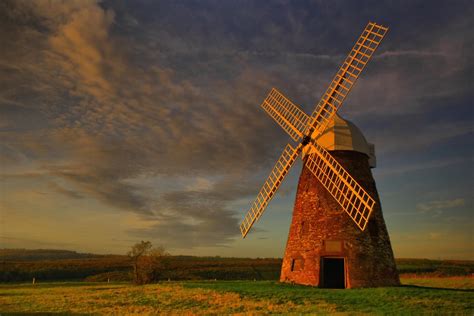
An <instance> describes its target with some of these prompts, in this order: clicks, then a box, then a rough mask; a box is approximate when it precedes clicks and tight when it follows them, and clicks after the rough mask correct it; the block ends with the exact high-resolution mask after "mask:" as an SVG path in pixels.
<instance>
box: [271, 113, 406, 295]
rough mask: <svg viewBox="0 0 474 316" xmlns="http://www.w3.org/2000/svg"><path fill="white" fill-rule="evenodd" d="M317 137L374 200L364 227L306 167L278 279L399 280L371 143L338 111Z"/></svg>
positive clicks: (327, 282)
mask: <svg viewBox="0 0 474 316" xmlns="http://www.w3.org/2000/svg"><path fill="white" fill-rule="evenodd" d="M318 142H319V143H320V144H321V145H323V146H324V147H325V148H326V149H327V150H328V151H329V152H330V154H331V155H332V156H333V157H334V158H335V159H336V160H337V161H338V162H339V163H340V164H341V165H342V166H343V167H344V168H345V169H346V170H347V171H348V172H349V173H350V174H351V175H352V177H353V178H354V179H355V180H356V181H357V182H358V183H359V184H360V185H361V186H362V187H364V188H365V189H366V191H367V192H368V193H369V194H370V195H371V196H372V197H373V198H374V200H375V201H376V204H375V207H374V209H373V211H372V214H371V217H370V220H369V223H368V225H367V229H365V230H364V231H361V230H360V229H359V228H358V227H357V226H356V225H355V224H354V222H353V221H352V220H351V218H350V217H348V216H347V214H345V212H344V211H343V210H342V209H341V206H340V205H339V204H338V203H337V202H336V200H335V199H334V198H333V197H332V196H331V195H330V194H329V192H328V190H327V189H326V188H324V187H323V185H322V184H321V182H320V181H318V180H317V179H316V177H315V176H314V175H313V173H311V171H310V170H309V169H308V168H307V167H306V166H304V167H303V170H302V172H301V176H300V179H299V183H298V189H297V193H296V200H295V206H294V210H293V219H292V223H291V226H290V232H289V235H288V241H287V245H286V251H285V256H284V259H283V265H282V269H281V276H280V281H282V282H292V283H298V284H306V285H313V286H319V287H330V288H356V287H376V286H393V285H399V284H400V281H399V277H398V273H397V270H396V266H395V260H394V257H393V252H392V247H391V244H390V239H389V236H388V232H387V228H386V226H385V221H384V219H383V215H382V209H381V206H380V205H381V204H380V200H379V198H378V193H377V188H376V186H375V181H374V178H373V177H372V173H371V170H370V168H371V167H375V156H374V154H373V146H372V145H370V144H368V143H367V142H366V141H365V138H364V136H363V135H362V133H361V132H360V131H359V129H358V128H357V127H356V126H355V125H354V124H352V123H351V122H348V121H346V120H343V119H341V118H340V117H338V116H337V115H336V116H335V119H334V121H333V123H332V124H331V125H330V126H329V128H328V129H327V130H326V132H325V133H323V136H321V137H320V139H319V140H318Z"/></svg>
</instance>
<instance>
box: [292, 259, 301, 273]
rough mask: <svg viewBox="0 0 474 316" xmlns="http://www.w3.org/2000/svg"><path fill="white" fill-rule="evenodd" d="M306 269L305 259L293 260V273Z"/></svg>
mask: <svg viewBox="0 0 474 316" xmlns="http://www.w3.org/2000/svg"><path fill="white" fill-rule="evenodd" d="M303 268H304V259H303V258H294V259H291V271H292V272H295V271H301V270H303Z"/></svg>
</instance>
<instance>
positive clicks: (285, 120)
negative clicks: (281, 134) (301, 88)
mask: <svg viewBox="0 0 474 316" xmlns="http://www.w3.org/2000/svg"><path fill="white" fill-rule="evenodd" d="M262 108H263V109H264V110H265V111H266V112H267V113H268V114H269V115H270V116H271V117H272V118H273V119H274V120H275V121H276V122H277V123H278V124H279V125H280V126H281V127H282V128H283V129H284V130H285V132H287V133H288V135H290V137H291V138H293V140H294V141H298V140H299V139H300V138H302V137H303V133H304V131H305V129H306V126H307V125H308V120H309V116H308V115H306V113H305V112H303V110H302V109H301V108H300V107H299V106H297V105H295V104H293V103H292V102H291V101H290V100H288V99H287V98H286V97H285V96H284V95H283V94H281V93H280V92H278V90H276V89H275V88H273V89H272V90H271V91H270V93H269V94H268V96H267V98H266V99H265V100H263V103H262Z"/></svg>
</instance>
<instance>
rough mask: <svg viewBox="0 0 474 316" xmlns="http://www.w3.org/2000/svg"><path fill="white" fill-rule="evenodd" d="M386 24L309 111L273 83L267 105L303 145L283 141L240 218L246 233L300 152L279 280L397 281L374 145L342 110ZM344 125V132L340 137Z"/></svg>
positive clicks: (372, 27) (366, 34)
mask: <svg viewBox="0 0 474 316" xmlns="http://www.w3.org/2000/svg"><path fill="white" fill-rule="evenodd" d="M387 31H388V28H387V27H384V26H382V25H378V24H376V23H373V22H369V23H368V24H367V26H366V27H365V29H364V31H363V32H362V34H361V35H360V37H359V38H358V40H357V41H356V43H355V45H354V47H353V48H352V50H351V51H350V53H349V55H348V56H347V58H346V59H345V60H344V62H343V64H342V66H341V68H340V69H339V71H338V72H337V73H336V75H335V76H334V79H333V80H332V82H331V84H330V85H329V88H328V89H327V90H326V92H325V93H324V95H323V97H322V98H321V100H320V101H319V103H318V104H317V105H316V107H315V110H314V111H313V113H312V114H311V116H308V115H307V114H306V113H305V112H304V111H303V110H302V109H301V108H300V107H298V106H297V105H295V104H294V103H292V102H291V101H290V100H289V99H287V98H286V97H285V96H284V95H283V94H281V93H280V92H279V91H277V90H276V89H274V88H273V89H272V90H271V91H270V93H269V94H268V96H267V97H266V99H265V100H264V101H263V103H262V105H261V106H262V108H263V109H264V110H265V111H266V112H267V113H268V114H269V115H270V116H271V117H272V118H273V119H274V120H275V121H276V122H277V123H278V124H279V125H280V126H281V127H282V128H283V129H284V130H285V132H287V133H288V135H289V136H290V137H291V138H292V139H293V140H294V141H295V142H298V145H297V146H293V145H291V144H288V145H286V147H285V148H284V150H283V153H282V154H281V156H280V158H279V159H278V160H277V162H276V164H275V166H274V168H273V169H272V171H271V173H270V175H269V177H268V178H267V180H266V181H265V183H264V185H263V187H262V188H261V190H260V192H259V193H258V195H257V198H256V199H255V201H254V202H253V204H252V206H251V208H250V210H249V211H248V212H247V214H246V215H245V217H244V219H243V221H242V223H241V224H240V230H241V233H242V237H243V238H245V237H246V236H247V234H248V233H249V231H250V229H251V228H252V226H253V224H254V223H255V222H256V221H257V220H258V219H259V218H260V217H261V216H262V214H263V212H264V210H265V208H266V207H267V205H268V203H269V202H270V200H271V199H272V198H273V196H274V195H275V193H276V191H277V190H278V188H279V186H280V185H281V183H282V181H283V179H284V178H285V176H286V175H287V174H288V172H289V170H290V168H291V167H292V166H293V164H294V163H295V161H296V159H297V158H298V157H299V156H301V158H302V160H303V170H302V172H301V176H300V180H299V184H298V189H297V194H296V199H295V207H294V210H293V218H292V224H291V226H290V233H289V236H288V241H287V246H286V251H285V256H284V259H283V264H282V271H281V276H280V280H281V281H284V282H293V283H299V284H307V285H315V286H321V287H340V288H350V287H365V286H386V285H397V284H399V277H398V273H397V271H396V267H395V261H394V257H393V251H392V248H391V245H390V240H389V237H388V233H387V229H386V227H385V222H384V220H383V216H382V211H381V208H380V202H379V201H378V195H377V191H376V188H375V182H374V180H373V177H372V174H371V171H370V167H374V166H375V165H374V163H373V162H374V159H375V156H374V154H373V145H371V144H368V143H367V142H366V141H365V138H364V137H363V135H362V134H361V133H360V131H359V130H358V129H357V127H355V125H353V124H352V123H350V122H349V121H346V120H344V119H342V118H340V117H339V116H338V115H337V111H338V109H339V108H340V107H341V105H342V103H343V102H344V100H345V98H346V97H347V95H348V93H349V92H350V90H351V88H352V87H353V85H354V84H355V82H356V80H357V79H358V77H359V76H360V74H361V72H362V70H363V69H364V68H365V66H366V65H367V63H368V62H369V60H370V58H371V57H372V55H373V54H374V52H375V50H376V49H377V47H378V46H379V44H380V42H381V41H382V39H383V38H384V36H385V34H386V32H387ZM340 130H345V131H346V133H345V136H344V137H342V138H341V137H340V135H339V136H338V131H340ZM339 134H340V133H339ZM328 135H329V136H328ZM331 135H332V136H333V137H332V138H331V137H330V136H331ZM328 137H329V139H328ZM336 138H337V139H343V140H342V141H339V140H337V139H336ZM341 142H342V144H341ZM348 144H349V145H348ZM369 158H370V159H369ZM369 160H370V161H369ZM367 227H369V229H368V231H367V230H366V228H367Z"/></svg>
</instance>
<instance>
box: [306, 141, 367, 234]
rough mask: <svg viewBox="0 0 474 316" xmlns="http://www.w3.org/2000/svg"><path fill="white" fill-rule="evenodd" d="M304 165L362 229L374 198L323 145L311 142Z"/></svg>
mask: <svg viewBox="0 0 474 316" xmlns="http://www.w3.org/2000/svg"><path fill="white" fill-rule="evenodd" d="M311 145H312V148H311V149H313V151H312V152H311V153H310V154H309V155H308V158H307V160H306V164H305V166H306V167H307V168H308V169H309V170H310V171H311V172H312V173H313V174H314V175H315V176H316V178H317V179H318V180H319V181H320V182H321V184H322V185H323V186H324V187H325V188H326V189H327V190H328V192H329V193H331V195H332V196H333V197H334V199H335V200H336V201H337V202H338V203H339V204H340V205H341V206H342V208H343V209H344V211H345V212H346V213H347V214H348V215H349V216H350V218H352V220H353V221H354V222H355V223H356V225H357V226H358V227H359V228H360V229H361V230H364V229H365V227H366V225H367V223H368V221H369V217H370V214H371V213H372V210H373V208H374V206H375V200H374V199H373V198H372V197H371V196H370V195H369V194H368V193H367V191H365V190H364V189H363V188H362V187H361V186H360V185H359V184H358V183H357V182H356V181H355V180H354V178H352V176H351V175H350V174H349V173H348V172H347V171H346V170H345V169H344V168H343V167H342V166H341V165H340V164H339V163H338V162H337V160H336V159H334V158H333V157H332V156H331V154H330V153H329V152H328V151H327V150H325V149H324V148H323V147H321V146H320V145H318V144H316V143H312V144H311Z"/></svg>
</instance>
